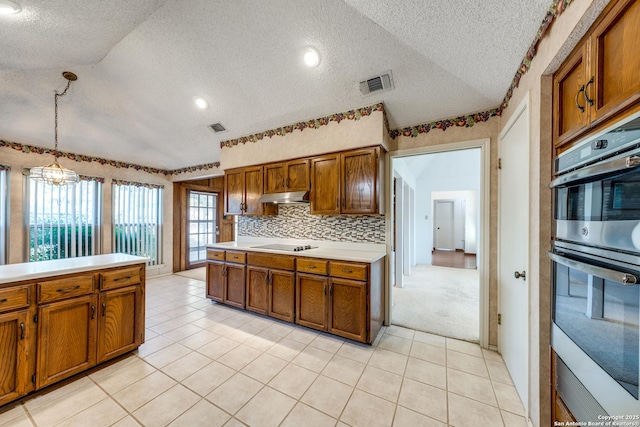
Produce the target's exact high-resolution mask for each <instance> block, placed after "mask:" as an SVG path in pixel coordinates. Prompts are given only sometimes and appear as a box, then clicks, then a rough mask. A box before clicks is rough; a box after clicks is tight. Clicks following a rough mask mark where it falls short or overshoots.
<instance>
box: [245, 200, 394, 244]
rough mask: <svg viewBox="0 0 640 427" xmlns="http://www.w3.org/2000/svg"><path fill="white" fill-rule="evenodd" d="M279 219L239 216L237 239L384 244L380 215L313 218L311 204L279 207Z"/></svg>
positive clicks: (273, 217) (383, 226)
mask: <svg viewBox="0 0 640 427" xmlns="http://www.w3.org/2000/svg"><path fill="white" fill-rule="evenodd" d="M278 211H279V213H278V215H276V216H239V217H238V236H243V237H276V238H289V239H310V240H329V241H334V242H357V243H385V219H384V217H383V216H379V215H311V214H310V212H309V205H291V206H284V205H281V206H279V207H278Z"/></svg>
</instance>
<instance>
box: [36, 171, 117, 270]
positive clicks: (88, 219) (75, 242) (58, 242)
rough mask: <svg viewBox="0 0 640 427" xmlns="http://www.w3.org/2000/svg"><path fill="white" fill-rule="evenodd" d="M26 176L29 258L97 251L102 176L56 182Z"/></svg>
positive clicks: (50, 257) (81, 177) (98, 250)
mask: <svg viewBox="0 0 640 427" xmlns="http://www.w3.org/2000/svg"><path fill="white" fill-rule="evenodd" d="M27 179H28V183H29V185H28V188H27V191H28V197H27V198H26V200H28V203H29V206H28V208H27V209H26V215H27V218H28V229H29V231H28V233H29V245H28V249H27V250H28V259H29V261H44V260H50V259H62V258H73V257H79V256H87V255H97V254H99V253H100V252H101V250H100V242H101V241H102V240H101V226H100V225H101V223H102V183H103V182H104V180H103V179H102V178H94V177H87V176H80V181H79V182H77V183H75V184H70V185H65V186H56V185H50V184H46V183H44V182H40V181H36V180H35V179H33V178H27Z"/></svg>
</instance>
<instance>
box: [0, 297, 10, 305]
mask: <svg viewBox="0 0 640 427" xmlns="http://www.w3.org/2000/svg"><path fill="white" fill-rule="evenodd" d="M7 301H9V300H8V299H6V298H2V299H0V304H2V303H3V302H7Z"/></svg>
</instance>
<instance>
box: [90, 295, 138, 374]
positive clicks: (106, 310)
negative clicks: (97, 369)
mask: <svg viewBox="0 0 640 427" xmlns="http://www.w3.org/2000/svg"><path fill="white" fill-rule="evenodd" d="M143 298H144V297H143V294H142V287H141V286H139V285H137V286H130V287H128V288H121V289H117V290H113V291H108V292H103V293H102V294H100V304H99V311H100V318H99V320H98V363H100V362H103V361H105V360H108V359H111V358H113V357H116V356H119V355H121V354H124V353H126V352H128V351H131V350H134V349H135V348H137V347H138V346H139V345H140V344H142V341H143V336H144V310H143V306H142V304H143Z"/></svg>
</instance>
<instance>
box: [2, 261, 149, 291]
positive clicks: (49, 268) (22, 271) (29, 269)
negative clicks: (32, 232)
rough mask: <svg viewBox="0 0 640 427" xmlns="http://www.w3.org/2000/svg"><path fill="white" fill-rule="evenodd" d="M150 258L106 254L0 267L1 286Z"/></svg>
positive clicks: (133, 262) (135, 262)
mask: <svg viewBox="0 0 640 427" xmlns="http://www.w3.org/2000/svg"><path fill="white" fill-rule="evenodd" d="M147 261H149V258H146V257H139V256H133V255H127V254H105V255H93V256H84V257H77V258H66V259H59V260H50V261H37V262H24V263H20V264H7V265H0V284H3V283H10V282H19V281H22V280H34V279H40V278H42V277H52V276H60V275H63V274H70V273H81V272H83V271H91V270H100V269H103V268H111V267H122V266H125V265H132V264H140V263H146V262H147Z"/></svg>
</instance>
